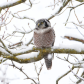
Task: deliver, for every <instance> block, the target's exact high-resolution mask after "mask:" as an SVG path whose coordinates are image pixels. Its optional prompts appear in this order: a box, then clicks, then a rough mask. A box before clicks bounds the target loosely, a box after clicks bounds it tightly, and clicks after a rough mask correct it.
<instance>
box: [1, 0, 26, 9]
mask: <svg viewBox="0 0 84 84" xmlns="http://www.w3.org/2000/svg"><path fill="white" fill-rule="evenodd" d="M25 1H26V0H18V1H16V2H14V3H11V4H8V5H3V6H1V7H0V11H1V10H2V9H5V8H9V7H13V6H15V5H18V4H21V3H23V2H25Z"/></svg>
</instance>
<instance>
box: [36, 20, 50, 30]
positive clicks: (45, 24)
mask: <svg viewBox="0 0 84 84" xmlns="http://www.w3.org/2000/svg"><path fill="white" fill-rule="evenodd" d="M36 27H37V28H38V29H45V28H48V27H51V24H50V22H49V21H48V20H47V19H40V20H38V21H37V22H36Z"/></svg>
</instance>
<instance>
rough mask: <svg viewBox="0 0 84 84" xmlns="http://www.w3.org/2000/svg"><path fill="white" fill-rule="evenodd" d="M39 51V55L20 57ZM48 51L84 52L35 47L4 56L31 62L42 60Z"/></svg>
mask: <svg viewBox="0 0 84 84" xmlns="http://www.w3.org/2000/svg"><path fill="white" fill-rule="evenodd" d="M37 51H39V54H38V56H33V57H28V58H26V59H21V58H18V56H19V55H24V54H30V53H31V52H37ZM47 53H66V54H84V51H81V52H78V51H76V50H74V49H72V50H71V49H51V48H47V49H38V48H33V49H31V50H28V51H25V52H20V53H16V54H13V55H12V56H10V55H6V56H2V57H3V58H7V59H10V60H13V61H16V62H19V63H31V62H36V61H39V60H41V59H42V58H44V56H45V55H46V54H47Z"/></svg>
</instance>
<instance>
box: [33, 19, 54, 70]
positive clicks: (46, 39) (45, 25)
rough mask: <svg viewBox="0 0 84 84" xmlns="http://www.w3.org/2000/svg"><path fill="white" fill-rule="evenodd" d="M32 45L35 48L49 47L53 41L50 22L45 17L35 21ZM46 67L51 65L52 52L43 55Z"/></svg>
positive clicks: (52, 30)
mask: <svg viewBox="0 0 84 84" xmlns="http://www.w3.org/2000/svg"><path fill="white" fill-rule="evenodd" d="M33 40H34V45H35V46H36V47H37V48H51V47H52V46H53V45H54V41H55V32H54V29H53V28H52V27H51V23H50V22H49V20H47V19H39V20H37V22H36V27H35V29H34V35H33ZM44 59H45V64H46V67H47V69H48V70H49V69H51V67H52V59H53V54H52V53H48V54H46V56H44Z"/></svg>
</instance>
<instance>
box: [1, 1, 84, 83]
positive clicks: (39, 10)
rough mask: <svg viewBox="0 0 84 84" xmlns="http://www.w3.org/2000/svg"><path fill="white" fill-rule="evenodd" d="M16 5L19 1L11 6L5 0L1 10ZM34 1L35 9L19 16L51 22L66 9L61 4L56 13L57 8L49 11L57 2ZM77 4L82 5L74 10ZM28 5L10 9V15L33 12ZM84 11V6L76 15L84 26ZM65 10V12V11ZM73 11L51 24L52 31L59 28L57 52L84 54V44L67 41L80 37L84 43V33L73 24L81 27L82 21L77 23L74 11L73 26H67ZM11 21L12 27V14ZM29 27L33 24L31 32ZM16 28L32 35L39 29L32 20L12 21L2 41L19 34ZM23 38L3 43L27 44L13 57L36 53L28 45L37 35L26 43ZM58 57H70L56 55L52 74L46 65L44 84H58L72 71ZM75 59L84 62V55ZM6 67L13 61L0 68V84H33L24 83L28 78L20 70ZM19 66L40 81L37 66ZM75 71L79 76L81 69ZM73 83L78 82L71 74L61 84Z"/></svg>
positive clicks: (38, 64)
mask: <svg viewBox="0 0 84 84" xmlns="http://www.w3.org/2000/svg"><path fill="white" fill-rule="evenodd" d="M15 1H17V0H8V2H7V0H2V1H0V7H1V6H3V5H5V4H6V5H7V4H10V3H12V2H15ZM31 1H32V3H33V6H32V8H31V9H29V10H28V11H23V12H19V13H18V14H19V16H20V17H29V18H33V19H34V20H35V21H36V20H38V19H40V18H49V17H50V16H51V15H52V14H54V13H55V12H56V11H57V10H58V9H59V7H60V6H61V5H62V3H59V4H58V5H56V6H55V9H53V8H54V7H53V6H52V7H48V6H51V5H53V4H54V0H31ZM56 2H57V1H56ZM77 4H80V3H79V2H77V1H73V6H76V5H77ZM28 5H29V2H28V0H27V1H26V4H25V3H23V4H20V5H17V6H14V7H11V8H9V11H11V13H12V14H14V13H16V12H18V11H21V10H24V9H27V8H29V6H28ZM83 7H84V6H83V5H82V6H80V7H78V8H76V9H75V13H76V15H77V17H78V20H79V21H80V22H82V23H81V24H80V25H83V24H84V9H83ZM63 10H65V8H64V9H63ZM69 11H70V9H67V10H66V11H65V12H64V13H63V14H61V15H59V16H58V15H57V16H55V17H54V18H53V19H51V20H50V22H51V25H52V27H53V26H54V25H55V24H56V25H55V26H54V30H55V33H56V40H55V44H54V48H66V49H68V48H70V49H76V50H78V51H81V50H84V44H83V43H81V42H77V41H70V40H68V39H64V36H65V35H68V36H73V37H77V38H80V39H83V40H84V36H83V35H81V34H80V33H79V31H80V32H81V33H82V34H83V32H84V29H83V28H80V27H78V26H77V27H78V29H79V31H78V30H77V28H76V26H75V25H73V24H72V23H71V22H75V23H77V24H78V21H77V18H76V16H75V14H74V11H72V12H71V15H70V18H69V20H68V22H69V23H67V25H66V26H65V24H64V23H66V20H67V18H68V15H69ZM3 13H4V10H2V12H1V14H3ZM16 16H17V15H16ZM0 17H1V15H0ZM7 17H9V18H8V19H7V21H6V23H8V22H9V21H10V19H11V18H12V15H11V14H10V15H9V16H7ZM17 17H18V16H17ZM0 21H1V20H0ZM0 23H1V22H0ZM3 23H4V21H3ZM28 23H29V26H30V28H29V26H28ZM16 28H17V31H23V32H25V31H26V32H28V31H31V30H33V29H34V28H35V23H34V22H33V21H31V20H28V19H17V18H13V20H12V21H11V23H10V24H8V25H7V26H6V27H2V28H1V31H0V38H2V36H3V35H4V38H5V37H7V36H8V35H9V34H12V33H13V31H15V30H16ZM4 32H5V33H4ZM17 36H18V37H17ZM22 36H23V34H20V33H16V34H15V36H14V37H11V36H10V37H8V38H7V39H5V40H3V41H4V43H5V44H6V45H9V44H13V43H17V42H20V41H23V46H21V47H19V48H17V49H12V50H11V51H12V52H13V53H16V52H23V51H26V50H28V49H32V47H33V46H32V45H30V46H29V47H26V46H24V45H25V44H26V43H28V42H29V41H30V40H31V38H32V36H33V32H31V33H30V34H26V35H25V36H24V38H23V39H22ZM38 53H39V52H38ZM38 53H36V52H34V53H31V54H28V55H27V54H26V55H24V56H22V55H21V56H19V57H18V58H22V59H24V58H29V57H30V56H31V57H32V56H33V55H36V56H37V55H38ZM56 56H59V57H61V58H64V57H67V54H55V55H54V59H53V65H52V69H51V70H47V69H46V66H45V64H44V66H43V69H42V72H41V74H40V84H56V79H57V78H58V77H60V76H61V75H62V74H64V73H65V72H66V71H67V70H69V68H68V66H70V67H71V66H72V65H71V64H69V63H68V62H65V61H62V60H60V59H58V58H57V57H56ZM75 56H76V57H77V58H78V59H79V60H82V59H83V55H82V56H81V55H75ZM69 60H70V61H71V62H74V63H75V61H74V58H73V57H70V58H69ZM41 62H42V63H43V62H44V59H42V60H41ZM3 64H11V61H9V60H8V61H6V62H5V63H2V64H1V65H0V84H6V83H7V82H9V84H18V83H19V84H31V81H29V80H24V79H25V76H24V74H22V73H21V72H20V71H19V70H17V69H15V68H13V67H11V66H8V65H3ZM15 64H16V66H18V67H22V66H23V70H24V71H25V72H26V73H27V75H28V76H29V77H32V78H34V79H35V78H36V77H37V75H36V72H35V67H34V64H33V63H29V64H19V63H16V62H15ZM36 64H37V68H38V70H39V68H40V61H38V62H36ZM5 70H6V71H5ZM73 71H74V72H75V73H76V71H77V69H75V70H73ZM82 71H83V69H80V70H79V73H78V75H79V76H80V75H81V73H82ZM4 72H5V73H6V74H5V75H4ZM2 79H4V80H5V81H4V82H1V81H2ZM71 80H72V81H74V82H76V81H77V79H76V78H75V77H74V76H73V74H72V73H70V74H68V75H67V76H66V77H64V78H63V79H61V80H60V81H59V84H74V83H73V82H72V81H71ZM81 84H84V82H82V83H81Z"/></svg>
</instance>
